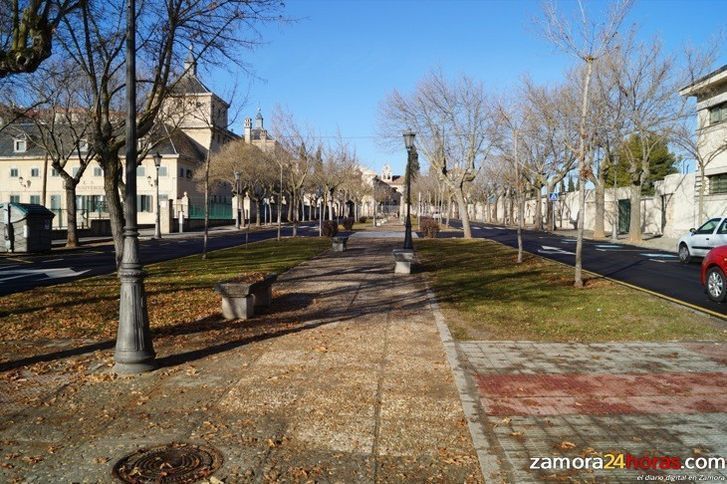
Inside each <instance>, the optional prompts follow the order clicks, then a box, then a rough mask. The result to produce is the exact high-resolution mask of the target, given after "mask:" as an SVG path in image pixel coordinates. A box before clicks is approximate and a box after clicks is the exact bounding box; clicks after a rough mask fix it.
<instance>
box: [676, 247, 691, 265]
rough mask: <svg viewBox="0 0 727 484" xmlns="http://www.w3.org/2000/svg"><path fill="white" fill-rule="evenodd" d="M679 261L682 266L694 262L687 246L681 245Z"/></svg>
mask: <svg viewBox="0 0 727 484" xmlns="http://www.w3.org/2000/svg"><path fill="white" fill-rule="evenodd" d="M679 261H680V262H681V263H682V264H689V263H690V262H691V261H692V254H690V253H689V247H687V244H681V245H680V246H679Z"/></svg>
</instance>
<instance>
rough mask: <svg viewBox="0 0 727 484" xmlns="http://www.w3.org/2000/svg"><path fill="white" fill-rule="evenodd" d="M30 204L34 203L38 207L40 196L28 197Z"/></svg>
mask: <svg viewBox="0 0 727 484" xmlns="http://www.w3.org/2000/svg"><path fill="white" fill-rule="evenodd" d="M30 203H34V204H36V205H40V195H31V196H30Z"/></svg>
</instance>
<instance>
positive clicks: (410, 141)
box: [404, 130, 418, 250]
mask: <svg viewBox="0 0 727 484" xmlns="http://www.w3.org/2000/svg"><path fill="white" fill-rule="evenodd" d="M415 136H416V133H414V132H413V131H411V130H410V131H406V132H405V133H404V146H405V147H406V153H407V157H406V222H405V223H404V250H414V245H413V244H412V241H411V211H410V208H411V169H412V166H413V163H414V161H415V160H416V159H417V157H418V155H417V149H416V147H415V146H414V137H415Z"/></svg>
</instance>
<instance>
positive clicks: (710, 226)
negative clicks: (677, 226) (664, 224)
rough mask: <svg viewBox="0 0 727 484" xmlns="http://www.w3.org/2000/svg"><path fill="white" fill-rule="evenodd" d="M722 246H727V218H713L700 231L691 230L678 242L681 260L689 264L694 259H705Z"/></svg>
mask: <svg viewBox="0 0 727 484" xmlns="http://www.w3.org/2000/svg"><path fill="white" fill-rule="evenodd" d="M720 245H727V217H713V218H710V219H709V220H707V221H706V222H705V223H704V224H703V225H702V226H701V227H699V228H698V229H689V233H688V234H685V235H683V236H682V237H681V238H680V239H679V242H677V250H678V251H679V260H680V261H682V262H683V263H685V264H688V263H689V262H690V261H691V260H692V257H704V256H705V255H707V252H709V251H710V250H712V249H714V248H715V247H718V246H720Z"/></svg>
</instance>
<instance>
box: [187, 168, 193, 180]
mask: <svg viewBox="0 0 727 484" xmlns="http://www.w3.org/2000/svg"><path fill="white" fill-rule="evenodd" d="M187 178H192V170H187Z"/></svg>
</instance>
